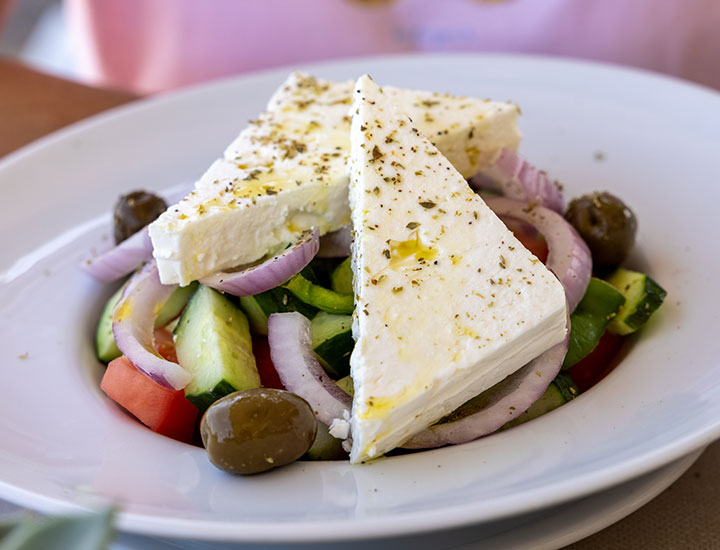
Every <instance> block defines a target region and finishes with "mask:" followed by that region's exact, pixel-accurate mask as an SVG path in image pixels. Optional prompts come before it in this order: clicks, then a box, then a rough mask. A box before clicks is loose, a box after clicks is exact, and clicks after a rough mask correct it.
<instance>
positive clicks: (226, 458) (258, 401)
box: [200, 388, 317, 474]
mask: <svg viewBox="0 0 720 550" xmlns="http://www.w3.org/2000/svg"><path fill="white" fill-rule="evenodd" d="M316 432H317V420H316V419H315V414H314V413H313V411H312V409H311V408H310V405H309V404H308V403H307V401H305V400H304V399H302V398H301V397H298V396H297V395H295V394H294V393H290V392H287V391H283V390H276V389H272V388H255V389H252V390H244V391H238V392H235V393H231V394H230V395H226V396H225V397H223V398H221V399H219V400H218V401H216V402H215V403H213V404H212V405H210V407H209V408H208V410H207V411H205V414H204V415H203V417H202V421H201V422H200V435H201V436H202V441H203V445H204V446H205V449H206V450H207V453H208V457H209V458H210V462H212V463H213V464H214V465H215V466H216V467H217V468H219V469H221V470H224V471H226V472H229V473H231V474H256V473H259V472H264V471H266V470H270V469H271V468H277V467H278V466H284V465H285V464H290V463H291V462H294V461H295V460H297V459H298V458H300V457H301V456H302V455H304V454H305V453H306V452H307V450H308V449H309V448H310V447H311V446H312V444H313V441H315V435H316Z"/></svg>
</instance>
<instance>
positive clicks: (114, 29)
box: [13, 0, 720, 93]
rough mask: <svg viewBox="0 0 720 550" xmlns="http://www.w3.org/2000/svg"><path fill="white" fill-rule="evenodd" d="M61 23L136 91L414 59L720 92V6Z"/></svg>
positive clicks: (81, 2) (437, 3)
mask: <svg viewBox="0 0 720 550" xmlns="http://www.w3.org/2000/svg"><path fill="white" fill-rule="evenodd" d="M13 1H14V2H15V4H17V5H19V4H22V3H23V2H28V1H30V0H13ZM36 1H37V0H36ZM63 17H64V24H65V28H66V34H67V40H68V43H69V49H70V51H71V55H72V64H73V76H74V77H76V78H77V79H79V80H82V81H85V82H89V83H93V84H97V85H103V86H111V87H116V88H121V89H126V90H131V91H134V92H138V93H153V92H157V91H162V90H167V89H172V88H176V87H179V86H185V85H188V84H192V83H196V82H200V81H204V80H208V79H212V78H217V77H221V76H228V75H234V74H239V73H242V72H246V71H251V70H256V69H262V68H266V67H275V66H279V65H293V64H298V63H301V62H307V61H319V60H325V59H333V58H340V57H345V56H358V55H373V54H391V53H399V52H411V51H477V52H523V53H539V54H550V55H562V56H567V57H576V58H584V59H595V60H603V61H609V62H614V63H621V64H625V65H631V66H635V67H643V68H648V69H652V70H657V71H661V72H665V73H668V74H672V75H676V76H680V77H683V78H687V79H690V80H694V81H696V82H699V83H702V84H706V85H709V86H713V87H715V88H720V0H494V1H487V0H485V1H482V0H365V1H363V0H65V2H64V4H63ZM469 70H472V68H471V67H469Z"/></svg>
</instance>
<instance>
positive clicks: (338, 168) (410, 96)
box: [150, 73, 520, 285]
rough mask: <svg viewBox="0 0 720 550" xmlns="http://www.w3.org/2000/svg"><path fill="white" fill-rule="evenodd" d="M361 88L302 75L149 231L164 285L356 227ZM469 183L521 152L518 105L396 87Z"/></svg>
mask: <svg viewBox="0 0 720 550" xmlns="http://www.w3.org/2000/svg"><path fill="white" fill-rule="evenodd" d="M353 84H354V82H342V83H333V82H328V81H325V80H320V79H317V78H313V77H311V76H308V75H305V74H302V73H293V74H292V75H291V76H290V78H289V79H288V80H287V81H286V82H285V83H284V84H283V85H282V86H281V87H280V88H279V89H278V91H277V92H276V93H275V94H274V95H273V97H272V98H271V100H270V103H269V105H268V108H267V110H266V111H265V112H264V113H262V114H261V115H260V116H259V117H258V119H257V120H254V121H252V122H251V123H250V125H249V126H248V127H247V128H246V129H245V130H243V132H242V133H241V134H240V136H239V137H238V138H237V139H236V140H235V141H233V143H231V144H230V146H229V147H228V148H227V150H226V151H225V155H224V156H223V158H221V159H219V160H217V161H216V162H215V163H214V164H213V165H212V166H211V167H210V168H209V169H208V171H207V172H206V173H205V174H204V175H203V176H202V177H201V178H200V180H199V181H198V182H197V183H196V184H195V190H194V191H193V192H192V193H191V194H190V195H189V196H188V197H186V198H185V199H184V200H183V201H181V202H180V203H179V204H176V205H173V206H171V207H170V208H169V209H168V210H167V212H165V213H164V214H163V215H162V216H160V218H159V219H158V220H156V221H155V222H154V223H153V224H151V225H150V238H151V239H152V242H153V248H154V256H155V258H156V259H157V264H158V269H159V272H160V279H161V280H162V282H163V283H166V284H171V283H180V284H182V285H185V284H188V283H189V282H191V281H193V280H195V279H199V278H201V277H204V276H206V275H210V274H212V273H215V272H217V271H220V270H223V269H227V268H231V267H235V266H238V265H242V264H246V263H249V262H253V261H255V260H257V259H259V258H261V257H262V256H264V255H265V254H267V253H268V252H270V251H273V250H274V249H276V248H277V247H278V246H282V245H285V244H287V243H288V242H292V241H294V240H297V238H298V236H299V235H300V234H301V233H302V232H303V231H304V230H306V229H309V228H311V227H318V228H319V229H320V232H321V233H326V232H329V231H333V230H335V229H339V228H340V227H342V226H343V225H345V224H347V223H348V222H349V221H350V209H349V207H348V202H347V190H348V169H347V162H348V155H349V152H350V116H349V110H350V104H351V103H352V91H353ZM387 93H388V94H390V95H392V96H393V97H394V98H395V100H396V101H397V102H399V103H400V104H401V105H402V106H403V109H405V110H406V111H407V112H408V113H410V115H411V116H413V117H414V118H416V119H417V124H418V127H419V128H420V129H421V130H422V131H423V132H425V133H426V134H427V135H432V136H433V140H434V141H435V142H436V144H437V145H438V147H439V148H440V150H442V151H443V152H444V153H446V154H448V155H450V157H449V158H450V160H451V161H452V162H453V163H454V164H455V165H456V166H457V167H458V169H459V170H461V172H462V173H463V174H464V175H465V176H468V177H469V176H471V175H473V174H475V173H477V172H478V171H480V170H482V169H484V168H487V167H488V166H490V164H492V163H493V162H494V161H495V159H496V158H497V157H498V156H500V153H501V151H502V149H503V148H509V149H513V150H514V149H516V148H517V145H518V143H519V141H520V133H519V132H518V130H517V114H518V109H517V107H516V106H515V105H513V104H511V103H495V102H491V101H488V100H478V99H469V98H462V97H453V96H449V95H443V94H435V93H430V92H415V91H411V90H399V89H388V90H387Z"/></svg>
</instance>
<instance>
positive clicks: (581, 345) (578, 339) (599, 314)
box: [563, 277, 625, 369]
mask: <svg viewBox="0 0 720 550" xmlns="http://www.w3.org/2000/svg"><path fill="white" fill-rule="evenodd" d="M624 303H625V297H624V296H623V295H622V294H621V293H620V292H619V291H618V290H617V289H616V288H615V287H614V286H612V285H611V284H609V283H606V282H605V281H602V280H600V279H596V278H595V277H593V278H592V279H590V283H589V284H588V287H587V290H586V291H585V296H583V299H582V300H580V303H579V304H578V305H577V307H576V308H575V311H574V312H573V313H572V315H570V345H569V347H568V352H567V355H566V356H565V361H564V363H563V369H567V368H569V367H572V366H573V365H574V364H575V363H577V362H578V361H580V360H581V359H582V358H583V357H585V356H586V355H588V354H589V353H590V352H591V351H592V350H594V349H595V346H597V344H598V342H599V341H600V337H601V336H602V334H603V332H605V329H606V328H607V326H608V325H609V324H610V322H611V321H612V320H613V318H614V317H615V316H616V315H617V313H618V311H620V308H621V307H622V305H623V304H624Z"/></svg>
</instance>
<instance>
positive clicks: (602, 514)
mask: <svg viewBox="0 0 720 550" xmlns="http://www.w3.org/2000/svg"><path fill="white" fill-rule="evenodd" d="M702 452H703V450H702V449H701V450H698V451H695V452H693V453H691V454H690V455H688V456H686V457H683V458H681V459H680V460H677V461H675V462H672V463H670V464H668V465H666V466H663V467H662V468H659V469H658V470H656V471H653V472H650V473H648V474H645V475H642V476H640V477H637V478H634V479H632V480H630V481H627V482H625V483H621V484H620V485H616V486H615V487H612V488H611V489H606V490H604V491H600V492H597V493H593V494H592V495H590V496H587V497H584V498H581V499H578V500H572V501H570V502H566V503H564V504H560V505H557V506H551V507H550V508H543V509H542V510H539V511H537V512H532V513H530V514H522V515H519V516H512V517H510V518H507V519H502V520H499V521H491V522H488V523H482V524H479V525H472V526H469V527H461V528H457V529H444V530H441V531H435V532H433V533H422V534H418V535H411V536H406V537H392V538H385V539H377V540H373V541H372V549H373V550H440V549H442V548H452V549H453V550H477V549H478V548H482V549H483V550H527V549H528V548H532V550H557V549H559V548H564V547H565V546H567V545H568V544H572V543H573V542H576V541H578V540H580V539H583V538H585V537H588V536H590V535H592V534H593V533H597V532H598V531H600V530H601V529H604V528H606V527H608V526H609V525H612V524H613V523H615V522H616V521H619V520H621V519H622V518H624V517H625V516H627V515H629V514H631V513H632V512H634V511H635V510H637V509H638V508H640V507H641V506H644V505H645V504H647V503H648V502H649V501H650V500H652V499H653V498H655V497H656V496H657V495H659V494H660V493H661V492H662V491H664V490H665V489H667V488H668V487H669V486H670V485H671V484H672V483H673V482H674V481H675V480H677V479H678V478H679V477H680V476H681V475H682V474H683V473H684V472H685V471H686V470H687V469H688V468H690V466H692V464H693V462H695V460H696V459H697V458H698V457H699V456H700V454H701V453H702ZM367 546H368V542H367V541H353V542H345V543H344V544H343V545H342V548H343V550H366V549H367ZM289 548H291V549H292V550H331V549H334V548H337V543H336V542H328V543H324V544H323V543H318V542H313V543H306V544H297V545H296V544H293V545H288V544H281V545H274V544H271V545H268V544H266V543H262V544H253V543H249V544H238V543H222V542H207V541H179V540H175V539H160V538H156V537H146V536H142V535H129V534H123V535H119V536H118V537H117V539H116V541H115V544H113V545H112V550H173V549H174V550H288V549H289Z"/></svg>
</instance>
